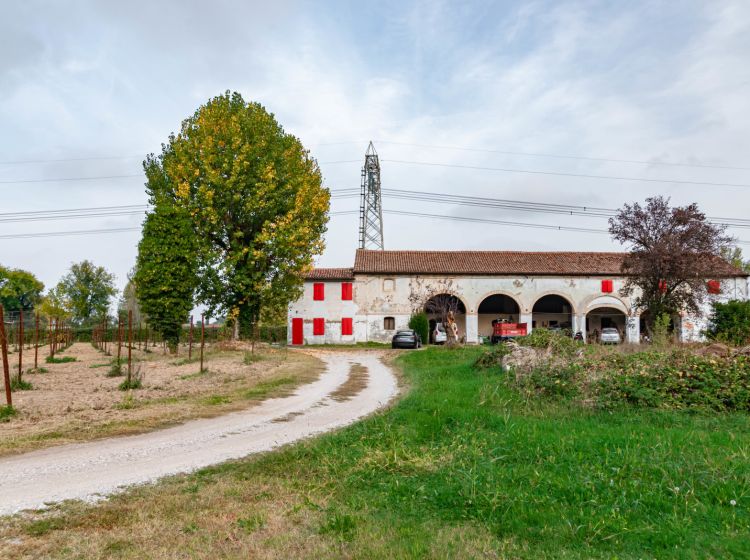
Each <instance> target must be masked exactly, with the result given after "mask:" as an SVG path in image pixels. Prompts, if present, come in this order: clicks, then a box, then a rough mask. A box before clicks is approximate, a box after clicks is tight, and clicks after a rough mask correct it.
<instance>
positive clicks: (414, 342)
mask: <svg viewBox="0 0 750 560" xmlns="http://www.w3.org/2000/svg"><path fill="white" fill-rule="evenodd" d="M421 346H422V337H420V336H419V335H418V334H417V332H416V331H412V330H407V331H397V332H396V334H394V335H393V340H392V341H391V348H419V347H421Z"/></svg>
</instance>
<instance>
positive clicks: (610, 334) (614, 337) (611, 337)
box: [599, 327, 622, 344]
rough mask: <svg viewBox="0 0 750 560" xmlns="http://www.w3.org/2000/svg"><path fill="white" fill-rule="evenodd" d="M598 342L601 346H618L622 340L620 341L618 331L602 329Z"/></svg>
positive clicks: (610, 328) (611, 328)
mask: <svg viewBox="0 0 750 560" xmlns="http://www.w3.org/2000/svg"><path fill="white" fill-rule="evenodd" d="M599 341H600V342H601V343H602V344H620V342H622V340H621V339H620V331H618V330H617V329H615V328H613V327H607V328H605V329H602V334H601V336H600V337H599Z"/></svg>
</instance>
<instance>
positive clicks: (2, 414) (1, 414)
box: [0, 405, 18, 422]
mask: <svg viewBox="0 0 750 560" xmlns="http://www.w3.org/2000/svg"><path fill="white" fill-rule="evenodd" d="M16 414H18V411H17V410H16V409H15V408H13V407H12V406H8V405H5V406H0V422H10V419H11V418H13V417H14V416H15V415H16Z"/></svg>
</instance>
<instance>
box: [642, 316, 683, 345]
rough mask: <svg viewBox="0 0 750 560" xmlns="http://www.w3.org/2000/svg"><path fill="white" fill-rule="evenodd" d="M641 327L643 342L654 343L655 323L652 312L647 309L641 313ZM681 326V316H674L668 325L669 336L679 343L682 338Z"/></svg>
mask: <svg viewBox="0 0 750 560" xmlns="http://www.w3.org/2000/svg"><path fill="white" fill-rule="evenodd" d="M639 321H640V327H641V341H643V342H650V341H653V338H654V332H653V321H652V320H651V312H650V311H649V310H648V309H646V310H645V311H643V312H642V313H641V316H640V319H639ZM681 324H682V318H681V317H680V316H679V315H672V316H671V317H670V318H669V324H668V325H667V334H668V335H669V336H670V337H671V338H672V339H674V340H675V341H679V340H680V338H681V336H680V333H681V330H682V329H681Z"/></svg>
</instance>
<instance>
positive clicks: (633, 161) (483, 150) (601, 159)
mask: <svg viewBox="0 0 750 560" xmlns="http://www.w3.org/2000/svg"><path fill="white" fill-rule="evenodd" d="M375 143H376V144H391V145H394V146H411V147H415V148H434V149H439V150H456V151H463V152H481V153H486V154H502V155H511V156H528V157H546V158H556V159H573V160H583V161H598V162H612V163H631V164H639V165H662V166H668V167H698V168H705V169H730V170H736V171H750V167H739V166H733V165H712V164H701V163H677V162H666V161H647V160H637V159H617V158H604V157H590V156H572V155H562V154H550V153H540V152H517V151H510V150H494V149H486V148H467V147H461V146H436V145H432V144H411V143H409V142H390V141H388V140H377V141H376V142H375Z"/></svg>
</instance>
